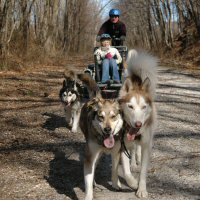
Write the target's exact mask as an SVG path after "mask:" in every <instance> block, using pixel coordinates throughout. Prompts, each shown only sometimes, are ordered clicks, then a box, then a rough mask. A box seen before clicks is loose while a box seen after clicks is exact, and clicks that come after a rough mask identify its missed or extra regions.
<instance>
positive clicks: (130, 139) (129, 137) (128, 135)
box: [127, 133, 135, 141]
mask: <svg viewBox="0 0 200 200" xmlns="http://www.w3.org/2000/svg"><path fill="white" fill-rule="evenodd" d="M127 139H128V141H132V140H134V139H135V134H133V135H131V134H130V133H127Z"/></svg>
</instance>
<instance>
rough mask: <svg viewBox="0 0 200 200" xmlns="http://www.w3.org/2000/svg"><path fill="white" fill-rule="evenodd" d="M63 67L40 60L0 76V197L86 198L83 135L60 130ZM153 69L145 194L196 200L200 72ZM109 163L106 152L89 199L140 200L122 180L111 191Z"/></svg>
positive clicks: (199, 180) (199, 154) (8, 199)
mask: <svg viewBox="0 0 200 200" xmlns="http://www.w3.org/2000/svg"><path fill="white" fill-rule="evenodd" d="M84 62H85V61H84V60H81V61H80V63H84ZM69 64H70V66H71V67H73V68H75V67H76V68H77V67H79V66H80V65H81V64H77V63H69ZM63 71H64V67H62V66H48V67H45V68H44V67H43V68H41V67H40V66H38V67H35V68H34V69H32V70H31V71H29V72H27V73H24V74H12V73H7V74H0V75H1V80H0V89H1V90H0V124H1V134H0V160H1V163H0V176H1V178H0V199H1V200H25V199H26V200H27V199H30V200H38V199H39V200H55V199H56V200H67V199H73V200H77V199H83V197H84V183H83V161H82V160H83V150H84V138H83V136H82V134H81V133H77V134H72V133H70V132H69V130H68V129H67V128H66V123H65V119H64V113H63V109H62V106H61V105H60V102H59V99H58V92H59V89H60V88H61V84H62V80H63V79H62V72H63ZM158 72H159V73H158V75H159V85H158V89H157V94H158V96H157V100H156V105H157V110H158V127H157V129H156V133H155V140H154V147H153V151H152V156H151V164H150V166H149V172H148V179H147V189H148V191H149V199H156V200H169V199H173V200H182V199H187V200H188V199H195V200H197V199H199V200H200V159H199V158H200V148H199V144H200V123H199V120H200V77H199V76H198V75H195V74H193V75H191V74H190V72H187V71H181V70H178V69H172V68H160V69H159V70H158ZM110 168H111V166H110V157H109V156H103V157H102V159H101V160H100V162H99V164H98V166H97V170H96V182H97V186H96V188H95V189H94V194H95V200H105V199H106V200H129V199H131V200H134V199H138V198H137V197H136V196H135V191H132V190H131V189H130V188H128V187H127V186H126V184H125V183H124V182H123V179H122V183H124V184H123V191H122V192H116V191H114V190H112V188H111V185H110V184H111V182H110V173H111V170H110ZM119 173H120V174H121V172H119Z"/></svg>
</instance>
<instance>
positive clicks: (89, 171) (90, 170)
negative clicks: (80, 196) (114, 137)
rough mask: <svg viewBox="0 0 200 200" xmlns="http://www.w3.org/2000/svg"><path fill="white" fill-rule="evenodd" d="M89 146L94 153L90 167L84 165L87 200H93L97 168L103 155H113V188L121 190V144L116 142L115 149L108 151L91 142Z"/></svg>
mask: <svg viewBox="0 0 200 200" xmlns="http://www.w3.org/2000/svg"><path fill="white" fill-rule="evenodd" d="M88 146H89V149H91V150H92V151H91V152H90V153H91V159H90V163H89V164H88V165H86V164H84V181H85V200H92V199H93V184H94V173H95V167H96V164H97V161H98V159H99V157H100V156H101V155H102V153H109V154H111V158H112V186H113V188H115V189H120V188H121V183H120V181H119V178H118V163H119V158H120V154H119V150H120V146H121V144H120V141H116V143H115V146H114V148H113V149H111V150H108V149H106V148H104V147H102V146H100V145H98V144H97V143H96V142H93V141H89V143H88Z"/></svg>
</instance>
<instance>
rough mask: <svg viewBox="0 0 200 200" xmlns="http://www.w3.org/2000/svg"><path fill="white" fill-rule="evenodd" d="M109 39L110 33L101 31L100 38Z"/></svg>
mask: <svg viewBox="0 0 200 200" xmlns="http://www.w3.org/2000/svg"><path fill="white" fill-rule="evenodd" d="M106 39H107V40H111V37H110V35H109V34H107V33H103V34H102V35H101V38H100V40H106Z"/></svg>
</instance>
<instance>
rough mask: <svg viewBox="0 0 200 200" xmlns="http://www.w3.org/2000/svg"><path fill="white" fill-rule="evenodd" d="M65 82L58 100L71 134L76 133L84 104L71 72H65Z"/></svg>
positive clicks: (78, 86)
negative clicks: (61, 105)
mask: <svg viewBox="0 0 200 200" xmlns="http://www.w3.org/2000/svg"><path fill="white" fill-rule="evenodd" d="M64 76H65V80H64V81H63V86H62V88H61V90H60V94H59V96H60V100H61V102H62V104H63V106H64V111H65V115H66V121H67V123H68V124H69V126H71V127H72V128H71V131H72V132H73V133H76V132H77V129H78V124H79V118H80V111H81V108H82V106H83V104H84V102H85V101H84V99H83V98H82V91H81V87H80V84H79V83H77V75H76V74H75V73H74V72H73V71H67V70H66V71H65V75H64Z"/></svg>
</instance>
